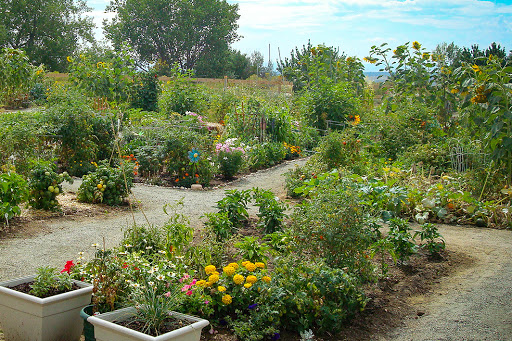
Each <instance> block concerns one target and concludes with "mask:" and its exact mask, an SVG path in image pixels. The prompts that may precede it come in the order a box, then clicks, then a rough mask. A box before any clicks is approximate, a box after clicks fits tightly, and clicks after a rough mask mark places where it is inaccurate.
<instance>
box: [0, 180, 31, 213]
mask: <svg viewBox="0 0 512 341" xmlns="http://www.w3.org/2000/svg"><path fill="white" fill-rule="evenodd" d="M27 196H28V187H27V182H26V181H25V179H23V177H22V176H21V175H19V174H16V173H15V172H9V173H0V221H1V220H5V221H6V222H7V223H9V219H11V218H12V217H14V216H15V215H19V214H20V213H21V209H20V207H19V205H20V204H21V203H22V202H24V201H25V200H26V199H27Z"/></svg>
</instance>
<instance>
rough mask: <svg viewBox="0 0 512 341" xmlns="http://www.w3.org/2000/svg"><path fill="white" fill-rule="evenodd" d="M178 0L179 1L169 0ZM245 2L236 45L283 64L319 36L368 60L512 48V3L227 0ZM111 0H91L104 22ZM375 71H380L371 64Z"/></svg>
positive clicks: (321, 41) (319, 40)
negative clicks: (405, 50) (391, 52)
mask: <svg viewBox="0 0 512 341" xmlns="http://www.w3.org/2000/svg"><path fill="white" fill-rule="evenodd" d="M169 1H172V0H169ZM227 2H228V3H230V4H238V6H239V11H238V13H239V14H240V19H239V20H238V25H239V28H238V34H239V35H240V36H242V38H241V39H240V40H239V41H237V42H235V43H234V44H233V45H232V46H233V48H235V49H237V50H240V51H241V52H242V53H246V54H247V55H250V54H251V53H252V52H253V51H259V52H261V53H262V54H263V56H264V57H265V59H266V60H267V61H268V59H269V46H270V60H271V61H272V62H273V63H274V65H276V60H277V59H279V55H280V56H281V58H283V59H284V58H285V57H289V56H290V55H291V51H292V50H293V49H295V47H299V48H302V46H303V45H305V44H307V43H308V41H311V44H313V45H319V44H324V45H326V46H332V47H335V48H339V50H340V52H344V53H345V54H347V55H349V56H356V57H359V58H361V59H362V58H363V57H365V56H367V55H368V54H369V51H370V49H371V47H372V46H373V45H380V44H382V43H388V44H389V45H390V46H391V47H396V46H398V45H402V44H405V43H407V42H412V41H418V42H420V43H421V44H422V46H423V47H425V48H426V49H427V51H430V50H433V49H434V48H435V47H436V46H437V45H438V44H439V43H442V42H446V43H451V42H454V43H455V44H456V45H458V46H460V47H463V46H466V47H470V46H471V45H473V44H478V45H479V47H480V48H481V49H485V48H487V47H488V46H489V45H490V44H491V43H492V42H496V43H499V44H500V45H501V46H502V47H505V48H506V49H507V51H509V50H512V0H507V1H504V0H495V1H490V0H489V1H479V0H431V1H427V0H238V1H236V0H227ZM108 3H109V1H108V0H88V1H87V4H88V5H89V6H90V7H92V8H93V11H92V12H91V13H89V14H88V15H90V16H92V17H94V20H95V23H96V24H97V26H98V29H97V30H96V36H97V38H102V37H103V36H102V30H101V23H102V20H103V19H104V18H109V16H110V17H111V16H112V15H113V14H112V13H108V14H106V13H104V9H105V7H106V5H107V4H108ZM365 66H366V70H367V71H378V70H377V69H375V67H374V66H372V65H370V64H367V63H366V65H365Z"/></svg>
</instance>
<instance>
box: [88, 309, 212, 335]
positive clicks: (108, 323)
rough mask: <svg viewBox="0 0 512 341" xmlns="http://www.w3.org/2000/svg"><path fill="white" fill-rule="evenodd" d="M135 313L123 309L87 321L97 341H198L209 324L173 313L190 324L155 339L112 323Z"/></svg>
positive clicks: (133, 310) (123, 319)
mask: <svg viewBox="0 0 512 341" xmlns="http://www.w3.org/2000/svg"><path fill="white" fill-rule="evenodd" d="M136 312H137V311H136V309H135V308H133V307H129V308H123V309H119V310H114V311H112V312H109V313H104V314H99V315H95V316H91V317H89V318H88V319H87V321H89V322H90V323H92V324H93V325H94V334H95V337H96V340H97V341H141V340H144V341H169V340H172V341H199V339H200V338H201V330H202V329H203V328H204V327H206V326H207V325H209V324H210V322H208V321H207V320H204V319H202V318H199V317H195V316H190V315H185V314H181V313H177V312H174V311H173V312H171V314H172V315H173V316H174V317H177V318H180V319H182V320H185V321H188V322H189V323H190V324H188V325H186V326H184V327H182V328H180V329H176V330H173V331H171V332H169V333H165V334H162V335H159V336H156V337H155V336H150V335H147V334H143V333H140V332H138V331H135V330H132V329H130V328H126V327H123V326H121V325H118V324H116V323H114V321H125V320H128V319H130V318H131V317H133V316H134V315H135V314H136Z"/></svg>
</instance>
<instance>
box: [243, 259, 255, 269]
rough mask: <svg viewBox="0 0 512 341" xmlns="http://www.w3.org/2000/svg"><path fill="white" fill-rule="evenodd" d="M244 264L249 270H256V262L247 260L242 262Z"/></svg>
mask: <svg viewBox="0 0 512 341" xmlns="http://www.w3.org/2000/svg"><path fill="white" fill-rule="evenodd" d="M242 265H243V267H244V268H245V269H247V271H250V272H253V271H254V270H256V264H254V263H253V262H250V261H245V262H242Z"/></svg>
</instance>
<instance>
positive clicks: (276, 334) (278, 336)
mask: <svg viewBox="0 0 512 341" xmlns="http://www.w3.org/2000/svg"><path fill="white" fill-rule="evenodd" d="M280 338H281V335H279V333H274V335H272V340H279V339H280Z"/></svg>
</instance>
